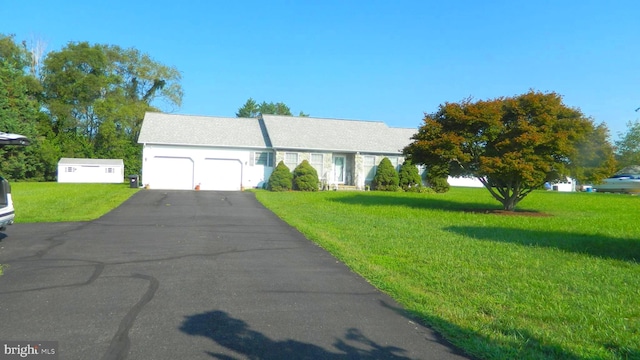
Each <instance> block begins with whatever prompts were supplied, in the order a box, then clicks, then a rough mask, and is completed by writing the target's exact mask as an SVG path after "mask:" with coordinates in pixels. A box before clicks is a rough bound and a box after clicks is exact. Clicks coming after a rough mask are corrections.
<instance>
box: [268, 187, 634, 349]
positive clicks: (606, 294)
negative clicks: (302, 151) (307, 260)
mask: <svg viewBox="0 0 640 360" xmlns="http://www.w3.org/2000/svg"><path fill="white" fill-rule="evenodd" d="M256 196H257V198H258V199H259V201H261V202H262V203H263V204H264V205H266V206H267V207H268V208H270V209H271V210H272V211H274V212H275V213H276V214H278V216H280V217H281V218H282V219H284V220H285V221H286V222H288V223H289V224H291V225H292V226H294V227H296V228H298V229H299V230H300V231H301V232H302V233H304V234H305V235H306V236H307V237H309V238H310V239H312V240H313V241H315V242H317V243H318V244H319V245H321V246H322V247H324V248H325V249H327V250H328V251H330V252H331V253H333V254H334V255H335V256H336V257H337V258H339V259H340V260H342V261H343V262H345V263H346V264H347V265H348V266H349V267H351V268H352V269H353V270H354V271H355V272H357V273H359V274H361V275H362V276H363V277H365V278H366V279H367V280H368V281H370V282H371V283H372V284H373V285H375V286H376V287H378V288H379V289H381V290H383V291H385V292H387V293H388V294H390V295H391V296H392V297H393V298H395V299H396V300H397V301H398V302H399V303H401V304H402V305H403V306H404V307H405V308H406V309H407V310H408V311H410V312H411V313H412V314H414V315H415V316H417V317H419V318H421V319H422V320H423V321H424V322H425V323H427V324H429V325H431V326H432V327H433V328H435V329H436V330H438V331H439V332H441V333H442V334H443V335H444V336H445V337H446V338H447V339H448V340H449V341H451V342H452V343H454V344H455V345H457V346H458V347H460V348H462V349H464V350H465V351H466V352H468V353H469V354H471V355H474V356H476V357H479V358H483V359H640V264H639V262H640V219H639V216H640V197H637V196H628V195H615V194H599V193H557V192H545V191H540V192H534V193H532V194H530V195H529V196H528V197H527V198H526V199H525V200H524V201H522V202H521V203H520V205H519V206H518V207H519V210H522V211H524V210H526V211H530V212H534V213H537V215H547V216H522V215H520V216H507V215H497V214H491V213H484V212H483V211H482V210H484V209H500V206H499V203H498V202H496V201H495V200H493V199H492V198H491V197H490V195H489V193H488V192H487V191H486V190H484V189H470V188H452V189H451V191H450V192H448V193H446V194H408V193H382V192H320V193H301V192H287V193H271V192H266V191H258V192H256Z"/></svg>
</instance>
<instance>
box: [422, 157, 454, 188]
mask: <svg viewBox="0 0 640 360" xmlns="http://www.w3.org/2000/svg"><path fill="white" fill-rule="evenodd" d="M448 175H449V166H448V165H447V164H444V165H443V164H433V165H431V166H429V169H427V173H426V180H427V184H428V185H429V187H430V188H432V189H433V191H435V192H437V193H445V192H447V191H449V188H450V186H449V182H448V181H447V178H448Z"/></svg>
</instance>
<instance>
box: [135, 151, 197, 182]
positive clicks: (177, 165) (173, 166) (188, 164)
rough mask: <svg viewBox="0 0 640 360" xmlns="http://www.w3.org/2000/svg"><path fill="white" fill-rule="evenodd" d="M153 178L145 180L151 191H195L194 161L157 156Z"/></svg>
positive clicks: (154, 161) (154, 162) (154, 160)
mask: <svg viewBox="0 0 640 360" xmlns="http://www.w3.org/2000/svg"><path fill="white" fill-rule="evenodd" d="M153 169H154V171H153V176H152V178H151V179H144V181H145V182H146V183H148V184H149V187H151V189H162V190H193V188H194V184H193V160H191V159H190V158H183V157H169V156H156V157H154V158H153Z"/></svg>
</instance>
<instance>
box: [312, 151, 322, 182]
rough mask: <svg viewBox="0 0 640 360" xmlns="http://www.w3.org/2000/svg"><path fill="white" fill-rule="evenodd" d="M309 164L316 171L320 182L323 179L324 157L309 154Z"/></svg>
mask: <svg viewBox="0 0 640 360" xmlns="http://www.w3.org/2000/svg"><path fill="white" fill-rule="evenodd" d="M309 163H310V164H311V166H313V168H314V169H316V172H317V173H318V178H319V179H320V180H322V179H323V178H324V155H322V154H311V161H309Z"/></svg>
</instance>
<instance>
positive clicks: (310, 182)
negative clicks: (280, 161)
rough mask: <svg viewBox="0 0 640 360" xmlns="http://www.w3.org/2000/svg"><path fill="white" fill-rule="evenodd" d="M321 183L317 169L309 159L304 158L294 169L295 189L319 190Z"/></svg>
mask: <svg viewBox="0 0 640 360" xmlns="http://www.w3.org/2000/svg"><path fill="white" fill-rule="evenodd" d="M319 185H320V180H319V179H318V172H317V171H316V169H314V168H313V166H311V164H309V162H308V161H307V160H302V162H301V163H300V165H298V166H296V168H295V169H294V170H293V190H300V191H318V186H319Z"/></svg>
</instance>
